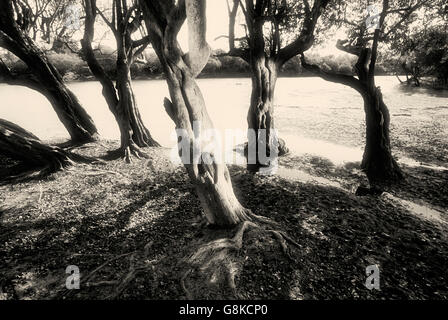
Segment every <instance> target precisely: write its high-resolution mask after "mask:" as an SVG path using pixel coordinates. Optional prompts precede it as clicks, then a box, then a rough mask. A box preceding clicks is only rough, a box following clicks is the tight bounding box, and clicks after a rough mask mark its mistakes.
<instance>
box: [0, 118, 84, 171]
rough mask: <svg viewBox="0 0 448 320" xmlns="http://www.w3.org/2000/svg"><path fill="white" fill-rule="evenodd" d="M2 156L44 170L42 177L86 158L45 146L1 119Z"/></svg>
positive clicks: (0, 145)
mask: <svg viewBox="0 0 448 320" xmlns="http://www.w3.org/2000/svg"><path fill="white" fill-rule="evenodd" d="M0 154H3V155H6V156H8V157H10V158H11V159H15V160H19V161H22V162H23V163H25V164H26V165H27V166H29V167H30V168H43V169H42V171H41V172H42V175H44V174H49V173H52V172H56V171H58V170H60V169H62V168H64V167H66V166H68V165H71V164H72V163H73V162H74V161H83V162H88V161H89V160H88V159H87V158H85V157H82V156H79V155H76V154H74V153H71V152H67V151H64V150H63V149H60V148H58V147H54V146H49V145H46V144H43V143H42V142H41V141H40V140H39V138H37V137H36V136H35V135H33V134H32V133H30V132H28V131H26V130H25V129H23V128H21V127H19V126H18V125H16V124H14V123H11V122H9V121H6V120H3V119H0Z"/></svg>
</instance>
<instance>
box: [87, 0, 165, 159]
mask: <svg viewBox="0 0 448 320" xmlns="http://www.w3.org/2000/svg"><path fill="white" fill-rule="evenodd" d="M116 5H119V3H116ZM85 6H86V11H85V12H86V18H85V28H84V37H83V39H82V41H81V45H82V51H83V53H84V57H83V58H84V59H85V60H86V61H87V64H88V65H89V68H90V70H91V71H92V73H93V75H94V76H95V78H96V79H97V80H98V81H100V83H101V85H102V87H103V96H104V98H105V99H106V102H107V105H108V106H109V109H110V111H111V112H112V114H113V115H114V117H115V120H116V121H117V123H118V127H119V129H120V139H121V147H120V149H119V155H124V158H125V160H126V161H128V162H129V161H130V155H131V154H134V155H136V156H143V155H144V154H143V152H141V151H140V150H139V147H148V146H160V145H159V144H158V143H157V142H156V141H155V140H154V139H153V138H152V137H151V135H150V133H149V131H148V129H147V128H146V127H145V126H144V124H143V121H142V119H141V116H140V113H139V111H138V108H137V104H136V101H135V96H134V93H133V90H132V82H131V81H132V80H131V75H130V67H129V65H130V64H131V63H132V60H133V59H129V58H128V55H132V50H131V48H130V30H129V29H126V28H125V29H124V30H122V29H120V30H121V31H116V30H112V31H113V32H114V36H115V38H116V40H117V62H116V66H117V81H116V86H114V84H113V82H112V80H111V79H110V78H109V76H108V75H107V74H106V72H105V71H104V68H103V67H102V66H101V65H100V63H99V62H98V60H97V59H96V57H95V54H94V51H93V48H92V41H93V36H94V33H95V17H96V11H97V7H96V1H93V0H86V1H85ZM119 8H121V5H120V6H119ZM114 10H116V8H114ZM120 11H121V9H120ZM119 18H120V19H122V15H120V16H119ZM120 21H121V20H120ZM119 24H120V25H121V24H122V23H121V22H120V23H119ZM122 27H123V26H121V28H122Z"/></svg>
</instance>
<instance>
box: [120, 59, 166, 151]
mask: <svg viewBox="0 0 448 320" xmlns="http://www.w3.org/2000/svg"><path fill="white" fill-rule="evenodd" d="M116 89H117V93H118V105H116V108H115V117H116V119H117V121H118V126H119V128H120V136H121V149H122V150H123V151H124V152H125V157H126V158H128V155H129V154H130V153H137V155H139V154H138V153H140V151H139V150H138V147H151V146H154V147H156V146H160V145H159V144H158V143H157V142H156V141H155V140H154V139H153V138H152V137H151V134H150V133H149V130H148V129H147V128H146V127H145V125H144V124H143V121H142V119H141V116H140V112H139V111H138V108H137V103H136V100H135V95H134V91H133V90H132V80H131V71H130V68H129V65H128V64H127V63H126V61H125V60H123V58H120V55H119V57H118V61H117V83H116Z"/></svg>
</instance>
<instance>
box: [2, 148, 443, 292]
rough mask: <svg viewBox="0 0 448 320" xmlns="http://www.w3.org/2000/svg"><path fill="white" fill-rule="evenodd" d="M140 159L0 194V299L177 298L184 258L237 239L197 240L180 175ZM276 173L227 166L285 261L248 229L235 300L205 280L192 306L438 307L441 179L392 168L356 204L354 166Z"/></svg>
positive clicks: (189, 196)
mask: <svg viewBox="0 0 448 320" xmlns="http://www.w3.org/2000/svg"><path fill="white" fill-rule="evenodd" d="M117 146H118V143H117V142H114V141H102V142H100V143H98V144H89V145H87V146H86V147H85V148H80V149H77V150H76V151H77V152H79V153H82V154H88V155H95V156H101V155H104V154H106V152H107V150H111V149H113V148H114V147H117ZM147 152H148V154H149V155H150V159H143V160H136V161H134V162H133V163H131V164H126V163H124V162H123V161H120V160H116V161H109V162H107V163H105V164H96V165H76V166H74V167H72V168H70V169H69V170H67V171H63V172H59V173H56V174H54V175H52V176H51V177H49V178H48V179H46V180H45V181H31V182H27V183H20V184H13V185H6V186H2V187H0V259H1V261H2V262H1V264H0V298H1V299H36V298H39V299H52V298H58V299H102V298H106V299H113V298H119V299H183V298H186V292H185V290H183V288H182V285H181V278H182V276H183V274H184V273H183V271H184V270H185V264H186V257H187V256H188V255H189V254H192V253H193V252H194V251H195V249H197V248H198V246H200V245H201V244H203V243H204V242H206V241H211V240H213V239H219V238H222V237H229V236H232V234H233V233H234V231H232V230H230V231H225V232H224V231H216V230H209V229H207V228H205V229H204V226H202V225H201V224H200V223H199V221H200V219H199V218H200V215H201V209H200V205H199V202H198V199H197V196H196V195H195V193H194V190H193V187H192V185H191V184H190V182H189V180H188V177H187V175H186V173H185V171H184V169H183V168H182V167H179V166H176V165H173V164H172V163H171V162H170V160H169V157H168V153H169V150H168V149H163V148H154V149H148V150H147ZM280 167H281V169H280V170H279V172H278V174H277V175H275V176H271V177H266V176H259V175H255V176H254V175H251V174H248V173H247V172H246V171H245V170H244V168H243V167H242V166H236V165H234V166H231V167H230V172H231V176H232V180H233V183H234V188H235V192H236V194H237V196H238V198H239V199H240V201H241V202H242V203H243V204H244V206H246V207H247V208H250V209H251V210H252V211H253V212H254V213H256V214H259V215H263V216H267V217H270V218H271V219H273V220H274V221H276V222H277V223H278V224H279V229H281V230H282V231H285V232H287V234H288V235H289V236H290V237H291V238H292V239H294V240H295V241H296V242H297V243H298V245H299V247H294V248H291V256H292V257H293V259H292V260H291V259H288V258H287V257H286V256H284V255H282V254H281V250H280V245H279V244H278V242H276V241H275V239H274V238H273V237H259V236H258V235H257V233H256V231H249V232H248V233H246V236H245V238H244V239H245V241H244V245H243V248H242V249H241V250H240V251H238V252H235V253H233V254H232V256H231V257H230V260H231V261H230V262H231V263H232V264H233V265H235V268H234V272H235V273H236V285H237V291H236V292H228V291H225V290H218V289H219V288H218V287H219V286H216V288H215V289H216V290H214V289H213V288H214V287H213V286H214V284H213V283H210V284H209V285H210V286H209V289H210V290H208V291H205V290H204V291H202V292H201V294H199V295H196V296H195V297H197V298H218V299H220V298H235V297H237V298H242V299H260V298H261V299H371V298H375V299H447V298H448V286H447V284H448V276H447V274H446V266H447V265H448V213H447V212H448V186H447V181H448V171H446V170H441V169H440V168H439V169H435V168H432V167H429V168H428V167H422V166H419V165H414V166H407V165H405V164H402V167H403V170H404V172H405V173H406V177H407V180H406V182H405V183H403V184H401V185H399V186H397V187H395V188H394V189H392V190H390V191H389V192H387V193H385V194H383V195H382V196H380V197H374V196H368V197H356V196H355V195H354V190H355V189H356V187H357V186H358V185H359V184H362V183H366V181H365V177H364V176H363V174H362V173H361V172H360V170H359V169H358V167H359V162H346V163H344V164H340V165H336V164H334V163H333V162H331V161H330V160H328V159H325V158H322V157H320V156H316V155H309V154H302V155H289V156H287V157H284V158H282V159H281V162H280ZM372 264H377V265H378V266H379V267H380V272H381V273H380V274H381V277H380V290H379V291H376V290H372V291H370V290H368V289H367V288H366V287H365V285H364V284H365V280H366V272H365V269H366V267H367V266H368V265H372ZM69 265H76V266H78V267H79V269H80V272H81V289H80V290H66V288H65V281H66V277H67V276H68V275H67V274H65V270H66V267H67V266H69ZM193 280H194V279H193ZM193 280H192V281H193ZM190 283H191V281H190ZM192 283H193V284H194V281H193V282H192Z"/></svg>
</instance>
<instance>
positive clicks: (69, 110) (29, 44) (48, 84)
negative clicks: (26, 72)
mask: <svg viewBox="0 0 448 320" xmlns="http://www.w3.org/2000/svg"><path fill="white" fill-rule="evenodd" d="M0 46H1V47H3V48H5V49H6V50H8V51H11V52H12V53H13V54H15V55H16V56H17V57H19V58H20V59H21V60H22V61H23V62H24V63H25V64H26V65H27V66H28V68H29V69H30V70H31V71H32V73H33V75H34V77H35V78H36V80H37V81H38V83H39V84H40V87H38V88H36V89H38V90H39V91H40V92H41V93H42V94H44V95H45V96H46V97H47V98H48V99H49V101H50V102H51V104H52V106H53V108H54V110H55V112H56V114H57V116H58V117H59V119H60V121H61V122H62V124H63V125H64V126H65V128H66V129H67V131H68V133H69V134H70V137H71V139H72V141H73V142H77V143H82V142H88V141H92V140H95V139H96V138H97V135H98V133H97V129H96V127H95V124H94V123H93V120H92V119H91V117H90V116H89V115H88V114H87V112H86V111H85V110H84V108H83V107H82V106H81V104H80V103H79V101H78V99H77V98H76V96H75V95H74V94H73V93H72V92H71V91H70V90H69V89H68V88H67V86H66V85H65V84H64V82H63V80H62V77H61V75H60V74H59V72H58V71H57V70H56V68H55V67H54V66H53V65H52V64H51V63H50V62H49V61H48V59H47V58H46V57H45V54H44V53H43V52H42V51H41V50H40V49H39V48H38V47H37V46H36V45H35V43H34V42H33V40H32V39H31V38H30V37H29V36H28V35H26V34H25V33H24V32H23V31H22V30H21V29H20V27H19V26H18V24H17V23H16V21H15V20H14V11H13V8H12V4H11V1H10V0H5V1H2V2H0Z"/></svg>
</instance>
